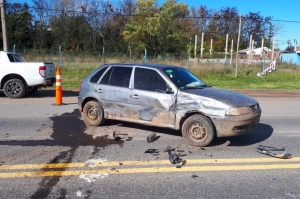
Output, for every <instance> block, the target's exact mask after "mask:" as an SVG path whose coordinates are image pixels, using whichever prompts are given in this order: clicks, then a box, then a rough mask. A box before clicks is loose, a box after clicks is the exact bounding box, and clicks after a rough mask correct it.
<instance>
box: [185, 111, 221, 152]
mask: <svg viewBox="0 0 300 199" xmlns="http://www.w3.org/2000/svg"><path fill="white" fill-rule="evenodd" d="M182 135H183V137H184V139H185V141H186V142H187V143H188V144H190V145H193V146H197V147H204V146H207V145H209V144H210V143H211V141H212V140H213V139H214V136H215V129H214V125H213V124H212V122H211V121H210V120H209V119H208V118H207V117H205V116H203V115H192V116H190V117H189V118H187V119H186V120H185V121H184V123H183V125H182Z"/></svg>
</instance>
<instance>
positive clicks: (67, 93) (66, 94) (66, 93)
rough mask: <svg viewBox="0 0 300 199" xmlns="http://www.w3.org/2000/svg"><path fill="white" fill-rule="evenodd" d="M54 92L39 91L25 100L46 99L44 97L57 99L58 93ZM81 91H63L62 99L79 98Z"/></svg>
mask: <svg viewBox="0 0 300 199" xmlns="http://www.w3.org/2000/svg"><path fill="white" fill-rule="evenodd" d="M55 92H56V91H55V89H54V90H52V89H51V90H38V91H37V92H36V93H34V94H33V95H30V96H25V98H44V97H55V95H56V93H55ZM78 94H79V91H76V90H62V97H77V96H78Z"/></svg>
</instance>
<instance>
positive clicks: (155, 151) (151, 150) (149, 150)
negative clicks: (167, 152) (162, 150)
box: [145, 149, 159, 156]
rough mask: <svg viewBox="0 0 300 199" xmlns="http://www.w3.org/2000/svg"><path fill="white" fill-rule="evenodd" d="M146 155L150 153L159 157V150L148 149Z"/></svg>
mask: <svg viewBox="0 0 300 199" xmlns="http://www.w3.org/2000/svg"><path fill="white" fill-rule="evenodd" d="M145 153H150V154H152V155H154V156H157V155H159V150H158V149H147V150H146V151H145Z"/></svg>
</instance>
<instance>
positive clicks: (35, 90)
mask: <svg viewBox="0 0 300 199" xmlns="http://www.w3.org/2000/svg"><path fill="white" fill-rule="evenodd" d="M38 89H39V87H28V91H27V95H33V94H34V93H36V92H37V91H38Z"/></svg>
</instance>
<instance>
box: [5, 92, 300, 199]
mask: <svg viewBox="0 0 300 199" xmlns="http://www.w3.org/2000/svg"><path fill="white" fill-rule="evenodd" d="M243 92H247V94H249V95H253V97H255V98H256V99H257V100H258V101H259V102H260V105H261V108H262V117H261V122H260V124H259V126H258V127H257V129H256V130H255V131H254V132H253V133H251V134H247V135H243V136H239V137H232V138H219V139H215V140H214V141H213V143H212V144H211V145H210V146H208V147H204V148H195V147H191V146H188V145H187V144H186V143H185V142H184V140H183V138H182V136H181V133H180V132H177V131H173V130H169V129H161V128H154V127H146V126H141V125H135V124H129V123H120V122H115V121H106V123H105V125H104V126H101V127H87V126H86V125H85V124H84V122H83V121H82V119H81V115H80V113H79V112H78V109H77V98H76V96H77V94H78V93H77V92H76V91H64V92H63V96H64V97H63V103H64V105H61V106H56V105H53V104H54V103H55V97H54V95H55V93H54V91H38V92H37V93H36V94H35V95H34V96H33V97H31V98H23V99H17V100H11V99H8V98H6V97H4V94H3V92H0V165H1V166H0V198H243V199H244V198H300V190H299V174H300V152H299V151H300V150H299V148H300V146H299V143H300V136H299V135H300V134H299V121H300V112H299V110H300V104H299V99H300V96H298V95H294V94H292V95H287V94H284V95H279V94H278V93H277V94H276V95H272V93H268V94H266V95H262V92H256V93H254V92H253V93H252V94H251V93H250V92H248V91H243ZM113 132H115V133H116V135H117V136H119V137H120V138H121V139H120V140H118V141H115V140H114V139H113V137H112V134H113ZM153 132H155V133H156V136H157V139H156V140H155V141H154V142H151V143H147V140H146V137H147V136H148V135H149V134H151V133H153ZM260 144H262V145H269V146H276V147H284V148H285V152H288V153H291V154H292V155H293V158H291V159H278V158H273V157H269V156H266V155H263V154H260V153H257V152H256V150H255V149H256V147H257V146H258V145H260ZM167 146H172V147H173V148H175V149H176V150H175V151H178V150H184V153H185V154H186V156H183V157H182V158H183V159H184V160H185V161H186V164H185V165H183V166H182V167H181V168H176V165H173V164H171V163H170V161H169V160H168V154H167V153H166V152H163V150H164V149H165V148H166V147H167ZM147 149H157V151H158V153H156V154H151V153H145V151H146V150H147ZM278 153H282V152H278Z"/></svg>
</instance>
